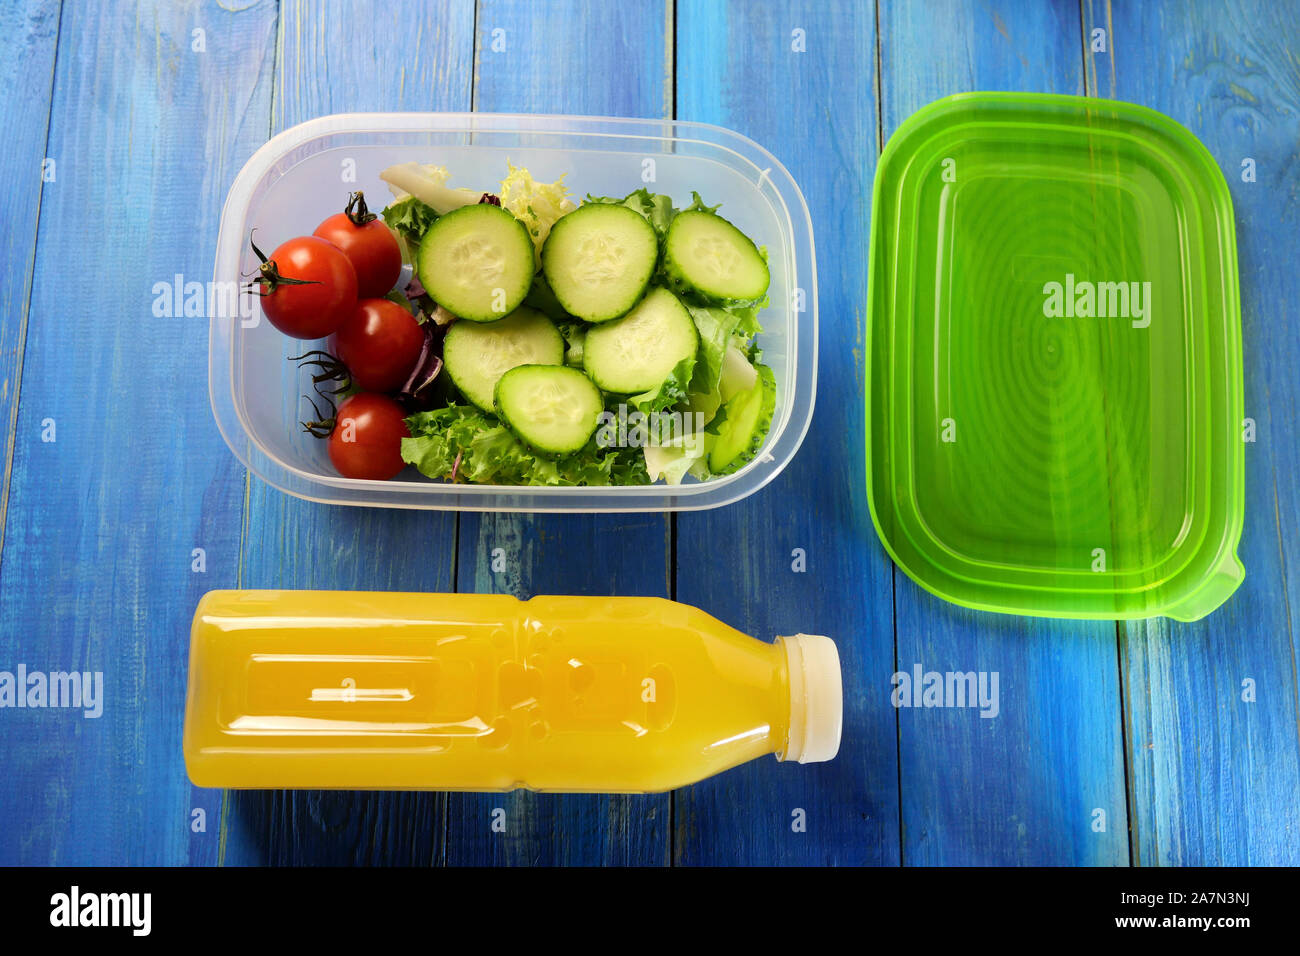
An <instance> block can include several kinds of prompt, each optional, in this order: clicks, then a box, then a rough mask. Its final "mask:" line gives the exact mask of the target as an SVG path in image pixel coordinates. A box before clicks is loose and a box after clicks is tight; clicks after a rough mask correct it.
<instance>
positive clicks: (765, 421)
mask: <svg viewBox="0 0 1300 956" xmlns="http://www.w3.org/2000/svg"><path fill="white" fill-rule="evenodd" d="M754 371H756V372H757V373H758V381H756V382H755V383H754V387H753V388H750V389H747V390H746V391H743V392H739V393H737V394H736V395H734V396H732V399H731V401H729V402H727V404H726V406H725V407H724V409H723V411H724V412H725V417H724V418H723V420H722V421H721V422H719V424H718V428H717V434H718V437H717V440H716V441H714V443H713V448H712V449H711V450H710V451H709V470H710V471H711V472H713V473H714V474H715V475H729V474H731V473H732V472H733V471H739V470H740V468H741V466H742V465H744V464H746V463H747V462H750V461H752V460H753V459H754V456H755V455H757V454H758V450H759V449H760V448H762V447H763V439H764V438H766V437H767V430H768V429H769V428H770V427H771V426H772V413H773V412H774V411H775V410H776V379H775V378H774V377H773V375H772V370H771V369H770V368H768V367H767V366H766V365H756V366H754Z"/></svg>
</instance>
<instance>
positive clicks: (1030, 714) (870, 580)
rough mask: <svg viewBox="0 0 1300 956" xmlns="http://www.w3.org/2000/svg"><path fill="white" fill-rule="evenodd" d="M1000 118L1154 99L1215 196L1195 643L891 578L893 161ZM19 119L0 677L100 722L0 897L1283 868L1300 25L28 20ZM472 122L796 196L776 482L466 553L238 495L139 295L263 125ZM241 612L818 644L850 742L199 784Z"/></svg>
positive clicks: (1056, 17) (171, 327) (955, 15)
mask: <svg viewBox="0 0 1300 956" xmlns="http://www.w3.org/2000/svg"><path fill="white" fill-rule="evenodd" d="M101 7H102V8H103V9H101ZM498 31H500V32H498ZM494 41H496V42H494ZM975 89H1011V90H1041V91H1055V92H1062V93H1075V94H1088V95H1099V96H1107V97H1114V98H1118V99H1126V100H1132V101H1135V102H1138V103H1144V104H1146V105H1148V106H1152V107H1155V108H1156V109H1159V110H1162V111H1164V112H1166V113H1168V114H1169V115H1170V116H1172V117H1174V118H1175V119H1177V120H1179V121H1180V122H1182V123H1183V124H1184V125H1186V126H1187V127H1188V128H1189V129H1191V130H1192V131H1193V132H1194V133H1196V135H1197V136H1199V137H1200V138H1201V140H1202V141H1203V142H1204V143H1205V144H1206V146H1207V147H1208V148H1209V150H1210V152H1211V153H1212V154H1213V155H1214V156H1215V158H1216V159H1217V160H1218V161H1219V162H1220V164H1221V165H1222V168H1223V169H1224V171H1225V174H1226V176H1227V179H1228V183H1229V186H1230V189H1231V191H1232V194H1233V201H1234V203H1235V209H1236V216H1237V227H1238V242H1239V247H1240V267H1241V280H1242V283H1241V284H1242V299H1243V302H1242V304H1243V313H1244V325H1245V327H1244V336H1245V355H1246V409H1247V414H1248V415H1249V416H1250V417H1251V418H1252V419H1253V420H1254V423H1255V436H1254V437H1255V440H1254V442H1253V443H1251V444H1249V445H1248V446H1247V449H1248V450H1247V494H1248V502H1247V517H1246V528H1245V537H1244V539H1243V541H1242V548H1241V556H1242V560H1243V562H1244V564H1245V566H1246V568H1247V577H1246V582H1245V584H1244V585H1243V586H1242V588H1241V590H1240V591H1239V592H1238V593H1237V594H1236V595H1235V596H1234V597H1233V598H1232V600H1231V601H1230V602H1229V604H1228V605H1227V606H1226V607H1224V608H1223V609H1221V610H1220V611H1219V612H1217V613H1215V614H1213V615H1211V616H1210V617H1209V618H1207V619H1206V620H1204V621H1201V622H1199V623H1197V624H1192V625H1180V624H1175V623H1172V622H1168V621H1163V620H1160V621H1151V622H1146V623H1138V624H1126V625H1120V626H1116V625H1114V624H1111V623H1104V622H1103V623H1061V622H1052V621H1046V620H1034V619H1018V618H1011V617H1002V616H994V615H988V614H980V613H976V612H971V611H965V610H962V609H959V608H956V607H953V606H950V605H947V604H944V603H942V602H940V601H939V600H937V599H935V598H932V597H931V596H929V595H928V594H926V593H924V592H922V591H921V590H920V589H919V588H918V587H916V586H915V585H914V584H913V583H912V582H911V581H910V580H909V579H907V578H906V577H905V576H904V575H902V574H901V573H899V572H897V571H896V570H895V569H894V568H893V566H892V565H891V563H890V561H889V560H888V558H887V557H886V555H885V553H884V551H883V549H882V548H881V546H880V545H879V543H878V541H877V540H876V536H875V534H874V532H873V530H872V527H871V521H870V518H869V515H868V511H867V505H866V500H865V494H864V472H863V463H862V438H861V436H862V433H863V362H864V355H863V344H864V326H863V323H864V303H865V302H866V269H865V255H866V246H867V234H868V227H869V217H870V186H871V181H872V176H873V174H874V171H875V164H876V157H877V155H878V154H879V151H880V149H881V147H882V145H883V142H884V140H885V139H886V138H887V137H888V136H889V135H890V133H891V132H892V130H893V129H894V128H895V127H897V126H898V124H899V123H900V122H901V121H902V120H903V119H905V118H906V117H907V116H908V115H909V114H910V113H912V112H913V111H914V110H916V109H917V108H919V107H920V106H922V105H924V104H925V103H927V102H928V101H930V100H932V99H935V98H937V97H939V96H942V95H944V94H948V93H954V92H959V91H963V90H975ZM0 102H2V103H3V109H2V110H0V139H2V140H3V148H0V222H2V223H3V233H2V236H3V238H2V239H0V263H2V265H3V281H2V284H0V438H2V439H3V443H2V445H0V454H3V484H2V485H0V535H2V537H0V671H8V672H14V671H15V669H16V668H17V667H19V666H20V665H22V666H24V667H26V668H27V669H28V670H29V671H47V672H48V671H56V670H72V669H76V670H85V671H92V672H93V671H99V672H102V674H103V682H104V690H103V710H102V715H100V716H98V717H87V716H85V715H84V714H83V713H82V712H79V711H70V710H66V709H52V708H46V709H12V708H5V709H0V772H2V774H3V778H4V786H3V787H0V863H36V864H41V863H61V864H73V863H87V864H112V863H148V864H184V863H192V864H203V865H208V864H228V865H229V864H248V863H363V864H364V863H404V864H419V865H429V864H434V865H440V864H447V865H454V864H483V863H608V864H670V863H671V864H725V863H839V864H884V865H897V864H899V863H903V864H968V863H994V864H999V863H1064V864H1103V865H1115V864H1119V865H1123V864H1129V863H1134V864H1192V863H1198V864H1242V863H1290V864H1296V863H1300V796H1298V794H1300V736H1298V731H1297V727H1298V726H1300V720H1298V718H1300V705H1298V703H1297V699H1298V692H1300V688H1298V687H1297V669H1296V663H1295V662H1296V654H1297V630H1296V624H1295V622H1294V621H1293V617H1292V611H1291V608H1292V605H1293V604H1296V603H1297V602H1298V601H1300V570H1298V567H1297V566H1298V565H1300V548H1298V547H1297V534H1298V533H1300V521H1298V520H1297V518H1298V517H1300V514H1298V512H1300V493H1298V492H1297V483H1296V480H1295V476H1296V474H1297V472H1300V451H1298V446H1297V443H1296V437H1297V425H1296V416H1297V408H1298V407H1300V376H1297V374H1296V368H1297V362H1298V361H1300V270H1297V268H1296V264H1297V262H1300V186H1298V185H1297V184H1298V183H1300V9H1297V6H1296V5H1295V4H1292V3H1281V2H1269V0H1256V2H1248V3H1228V4H1220V3H1218V2H1214V3H1210V2H1202V3H1185V2H1181V0H1163V2H1143V3H1137V2H1132V3H1119V2H1110V3H1108V2H1105V0H1083V2H1082V3H1079V2H1077V0H1070V2H1029V0H1025V2H1011V0H1002V2H997V0H945V2H939V3H935V2H926V3H921V2H910V3H908V2H889V0H880V2H879V3H878V4H877V5H876V6H872V5H871V4H865V3H859V2H849V0H844V2H813V0H794V2H790V0H761V2H760V0H734V2H718V0H676V2H674V0H639V2H619V3H582V2H576V0H573V2H571V0H546V2H532V3H529V2H517V0H478V2H477V3H476V2H474V0H454V2H445V3H411V2H398V0H383V2H375V3H351V2H342V0H339V2H330V3H315V2H306V0H282V2H281V3H279V4H278V5H277V4H275V3H271V2H260V3H258V2H250V3H242V2H240V3H234V4H221V5H218V4H216V3H201V4H200V3H172V2H166V0H156V2H144V0H141V2H119V3H111V4H102V5H101V4H86V3H72V2H64V3H62V4H60V3H59V2H58V0H4V3H3V5H2V6H0ZM469 109H475V110H484V111H505V112H521V111H523V112H546V113H583V114H601V115H615V116H649V117H657V116H676V117H678V118H681V119H689V120H699V121H704V122H709V123H716V124H720V125H723V126H727V127H730V128H732V129H735V130H737V131H739V132H741V133H744V134H746V135H748V136H750V137H752V138H753V139H755V140H757V141H758V142H759V143H761V144H763V145H765V146H766V147H767V148H768V149H769V150H771V151H772V152H773V153H774V154H775V155H776V156H777V157H778V158H779V159H780V160H781V161H782V162H783V163H784V164H785V165H786V166H787V167H788V168H789V169H790V171H791V172H792V173H793V175H794V177H795V179H796V180H797V181H798V182H799V184H800V185H801V187H802V189H803V192H804V194H805V196H806V197H807V201H808V205H809V207H810V210H811V212H812V216H813V222H814V227H815V230H816V236H817V244H818V253H819V255H818V263H817V265H818V273H819V280H820V282H819V285H820V307H821V354H820V382H819V390H818V400H817V410H816V415H815V419H814V421H813V425H812V430H811V432H810V433H809V435H808V438H807V440H806V442H805V444H804V446H803V449H802V450H801V452H800V453H799V455H798V456H797V457H796V459H795V460H794V462H793V464H792V465H791V466H790V467H789V468H788V469H787V470H786V471H785V473H784V474H782V476H781V477H780V478H779V479H778V480H777V481H775V482H774V483H773V484H771V485H770V486H768V487H767V488H765V489H764V490H762V491H761V492H759V493H758V494H756V495H754V496H752V497H751V498H749V499H747V500H746V501H744V502H741V503H739V504H735V505H732V506H730V507H727V508H723V509H720V510H717V511H712V512H703V513H690V514H681V515H678V516H675V517H674V516H663V515H631V516H600V517H591V516H530V515H504V514H461V515H459V516H457V515H455V514H448V513H434V512H425V513H417V512H393V511H380V510H361V509H348V508H338V507H327V506H322V505H315V504H311V503H308V502H304V501H300V500H297V499H293V498H289V497H287V496H285V495H283V494H281V493H280V492H278V491H275V490H274V489H271V488H269V487H267V486H266V485H264V484H263V483H261V482H260V480H258V479H256V478H250V477H249V476H248V474H247V473H246V472H245V470H244V469H243V468H242V467H241V466H240V465H239V464H238V463H237V462H236V460H235V458H234V457H233V455H232V454H231V453H230V452H229V451H228V450H227V448H226V447H225V445H224V444H223V442H222V440H221V438H220V436H219V435H218V433H217V430H216V428H215V427H214V423H213V420H212V415H211V412H210V410H209V407H208V396H207V335H208V330H207V324H206V320H204V319H202V318H183V317H172V318H169V317H159V316H156V315H155V314H154V312H153V310H152V308H151V306H152V303H153V299H154V294H153V292H152V289H153V286H154V284H155V283H156V282H160V281H161V282H171V281H172V279H173V276H175V275H176V274H181V275H183V276H184V277H185V279H187V280H198V281H203V280H206V279H207V278H209V277H210V275H211V268H212V259H213V250H214V242H215V237H216V230H217V221H218V217H219V213H220V209H221V204H222V201H223V199H224V196H225V192H226V189H227V187H228V186H229V185H230V183H231V181H232V179H233V177H234V175H235V173H236V172H237V170H238V169H239V168H240V166H241V165H242V164H243V162H244V161H245V160H246V159H247V158H248V156H249V155H250V154H251V153H252V152H253V151H254V150H255V149H256V148H257V147H258V146H259V145H261V144H262V143H264V142H265V141H266V140H267V138H268V137H269V136H270V135H272V134H274V133H276V132H277V131H279V130H282V129H285V128H287V127H289V126H291V125H293V124H295V123H299V122H301V121H303V120H306V119H309V118H311V117H315V116H320V115H323V114H327V113H333V112H340V111H352V110H457V111H459V110H469ZM1248 160H1249V161H1250V162H1247V161H1248ZM1248 171H1249V172H1248ZM1250 172H1253V175H1250V174H1249V173H1250ZM706 198H707V197H706ZM494 548H504V549H505V551H506V552H507V556H508V571H507V572H506V573H501V574H494V573H492V571H491V568H490V555H491V553H492V550H493V549H494ZM198 549H201V550H198ZM796 549H803V554H804V556H805V561H806V570H802V571H800V570H797V568H798V562H797V561H794V560H792V555H793V554H794V552H795V550H796ZM413 554H418V555H420V556H421V559H420V560H419V561H413V560H411V555H413ZM575 558H578V559H575ZM219 587H302V588H307V587H318V588H334V587H337V588H349V589H351V588H369V589H381V588H382V589H394V590H421V591H447V590H461V591H494V590H508V591H511V592H513V593H516V594H519V595H531V594H538V593H548V592H559V593H592V594H605V593H609V594H649V595H662V596H672V597H676V598H678V599H680V600H683V601H687V602H690V603H692V604H695V605H698V606H699V607H702V608H703V609H705V610H706V611H709V612H710V613H712V614H714V615H715V616H717V617H719V618H721V619H723V620H725V621H728V622H729V623H731V624H733V625H735V626H736V627H739V628H741V629H744V630H746V631H748V632H749V633H752V634H756V635H759V636H761V637H763V638H765V639H770V638H771V637H772V636H773V635H775V634H781V633H792V632H794V631H797V630H801V631H806V632H812V633H823V634H829V635H832V636H833V637H835V638H836V639H837V641H838V642H839V646H840V648H841V653H842V655H843V661H844V666H845V674H846V698H845V705H846V709H845V717H846V725H845V737H844V746H843V749H842V750H841V753H840V756H839V757H838V758H837V759H836V760H835V761H833V762H831V763H828V764H821V765H809V766H804V767H800V766H787V765H784V764H780V763H778V762H776V761H775V760H770V759H769V760H763V761H759V762H757V763H754V764H751V765H748V766H745V767H742V768H739V769H737V770H734V771H731V772H729V773H727V774H725V775H723V776H720V777H718V778H715V779H713V780H711V781H708V782H706V783H702V784H699V785H697V786H694V787H690V788H687V789H684V790H680V791H677V792H675V793H672V794H667V795H658V796H646V797H599V796H582V797H563V796H549V795H539V794H532V793H527V792H519V793H512V794H506V795H463V794H456V795H445V794H437V793H404V794H392V793H337V792H330V793H280V792H239V793H236V792H229V793H222V792H219V791H207V790H199V789H195V788H193V787H191V786H190V784H189V782H188V781H187V779H186V776H185V770H184V765H183V761H182V756H181V748H180V735H181V721H182V711H183V704H184V687H185V675H186V657H187V634H188V627H189V621H190V616H191V614H192V613H193V609H194V606H195V603H196V601H197V600H198V598H199V596H200V595H201V594H202V593H203V592H204V591H206V590H209V589H211V588H219ZM916 664H920V665H922V666H923V667H924V668H925V669H927V670H939V671H946V670H959V671H969V670H976V671H990V672H992V671H996V672H998V673H999V674H1000V713H999V714H998V716H997V717H996V718H993V719H986V718H982V717H980V716H979V714H978V712H976V711H973V710H969V709H947V710H945V709H902V710H896V709H895V708H894V707H893V705H892V703H891V700H890V691H891V682H890V678H891V675H892V674H893V673H894V672H895V671H897V670H906V671H910V670H911V669H912V668H913V666H914V665H916ZM495 808H502V809H504V810H505V811H506V820H507V821H508V825H507V827H506V830H505V832H504V833H502V832H494V830H493V828H492V826H491V822H492V811H493V810H494V809H495ZM798 811H802V813H799V812H798ZM798 821H803V824H804V825H803V826H802V827H799V826H795V825H793V824H794V823H796V822H798Z"/></svg>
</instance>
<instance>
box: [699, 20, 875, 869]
mask: <svg viewBox="0 0 1300 956" xmlns="http://www.w3.org/2000/svg"><path fill="white" fill-rule="evenodd" d="M677 28H678V29H677V36H678V45H677V103H678V116H679V118H681V119H684V120H699V121H703V122H709V123H717V124H720V125H722V126H727V127H730V128H732V129H735V130H736V131H737V132H740V133H744V134H745V135H747V136H750V137H751V138H753V139H754V140H756V141H757V142H758V143H759V144H761V145H763V146H765V147H766V148H767V149H769V150H770V151H771V152H772V153H773V154H774V155H775V156H776V158H777V159H778V160H780V161H781V162H782V163H783V164H784V165H785V166H786V167H787V168H788V169H789V170H790V172H791V174H792V175H793V176H794V179H795V181H796V182H797V183H798V184H799V186H800V188H801V189H802V191H803V193H804V196H805V199H806V201H807V203H808V207H809V210H810V212H811V214H812V218H813V223H814V229H815V236H814V241H815V243H816V249H817V279H818V282H817V285H818V299H819V310H820V330H819V340H820V355H819V364H818V383H817V407H816V411H815V413H814V417H813V423H812V428H811V430H810V432H809V433H808V436H807V438H806V439H805V440H804V444H803V447H802V449H801V450H800V451H799V453H798V454H797V455H796V456H795V458H794V461H793V462H792V463H791V464H790V465H789V467H788V468H787V469H786V470H785V472H783V473H782V474H781V475H780V476H779V477H778V478H777V479H776V480H775V481H773V482H772V484H770V485H769V486H768V487H766V488H764V489H763V490H761V491H759V492H758V493H757V494H754V495H752V496H750V497H749V498H746V499H744V500H743V501H740V502H738V503H736V504H734V505H730V506H728V507H726V508H722V509H718V510H715V511H708V512H694V513H687V514H682V515H680V516H679V517H678V521H677V528H678V535H677V597H678V599H679V600H682V601H685V602H686V603H688V604H694V605H697V606H698V607H700V608H703V609H704V610H705V611H708V612H709V613H710V614H713V615H714V616H716V617H718V618H720V619H722V620H724V621H726V622H727V623H729V624H731V625H732V626H733V627H737V628H739V629H741V630H743V631H745V632H746V633H749V634H753V635H755V636H757V637H759V638H760V639H762V640H771V639H772V638H773V637H775V636H776V635H778V634H795V633H800V632H803V633H812V634H826V635H829V636H830V637H831V638H833V639H834V640H835V641H836V643H837V645H838V647H839V652H840V656H841V666H842V671H843V675H844V690H845V710H844V733H843V744H842V746H841V749H840V753H839V756H838V757H836V759H835V760H833V761H831V762H829V763H825V764H808V765H804V766H800V765H798V764H781V763H778V762H776V761H775V760H770V759H769V760H760V761H757V762H754V763H751V764H748V765H746V766H744V767H739V768H736V769H735V770H732V771H729V772H727V773H726V774H724V775H722V776H721V777H718V778H716V779H715V780H712V781H706V782H704V783H701V784H698V785H696V786H694V787H691V788H689V789H688V790H685V791H682V792H681V793H679V794H678V796H677V814H676V820H675V826H676V842H675V847H676V861H677V862H679V863H682V864H703V865H717V864H726V863H745V864H771V863H797V864H825V863H840V864H877V865H879V864H887V865H893V864H897V863H898V852H899V848H898V776H897V761H896V744H895V737H894V727H895V718H894V712H893V710H892V708H891V707H890V705H889V692H888V691H889V683H888V682H889V674H890V673H892V672H893V669H894V668H893V661H894V651H893V609H892V607H891V602H890V565H889V561H888V559H887V558H886V557H885V556H884V554H883V552H882V550H881V549H880V548H879V546H878V545H876V543H875V534H874V532H873V531H872V527H871V517H870V514H869V512H868V510H867V503H866V495H865V483H864V481H863V479H862V474H863V465H862V449H863V444H862V442H863V438H862V436H863V433H864V425H863V408H864V403H863V400H862V396H863V391H862V389H863V378H862V359H863V353H862V348H863V340H864V321H865V314H864V310H863V306H864V303H865V302H866V270H865V258H866V249H867V221H868V211H869V208H870V204H871V179H872V174H873V172H874V167H875V159H876V154H877V135H876V102H875V96H874V92H873V89H872V80H873V78H874V74H875V71H874V64H875V51H876V35H875V18H874V14H873V11H872V9H871V7H870V6H868V5H863V4H859V3H851V2H843V3H834V4H826V3H814V2H806V3H795V4H789V3H779V2H765V3H749V2H734V3H727V4H717V3H713V2H704V0H700V2H694V0H691V2H681V3H679V5H678V19H677ZM796 30H800V31H802V41H803V44H804V46H805V50H806V52H799V51H797V50H796V49H794V47H796V46H798V43H797V42H796V34H795V33H794V31H796ZM704 198H705V199H706V200H708V201H713V200H709V198H708V197H707V196H706V197H704ZM722 213H723V214H724V215H725V214H726V209H725V208H724V209H723V210H722ZM758 241H759V242H760V243H761V242H762V241H763V237H758ZM796 548H799V549H803V552H804V554H805V557H806V562H807V570H806V571H803V572H797V571H795V570H794V567H795V564H794V561H795V556H794V551H795V549H796ZM796 810H802V811H803V812H804V822H805V823H806V830H805V831H802V832H798V831H796V830H795V829H794V828H793V825H794V823H795V817H794V813H795V811H796Z"/></svg>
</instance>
